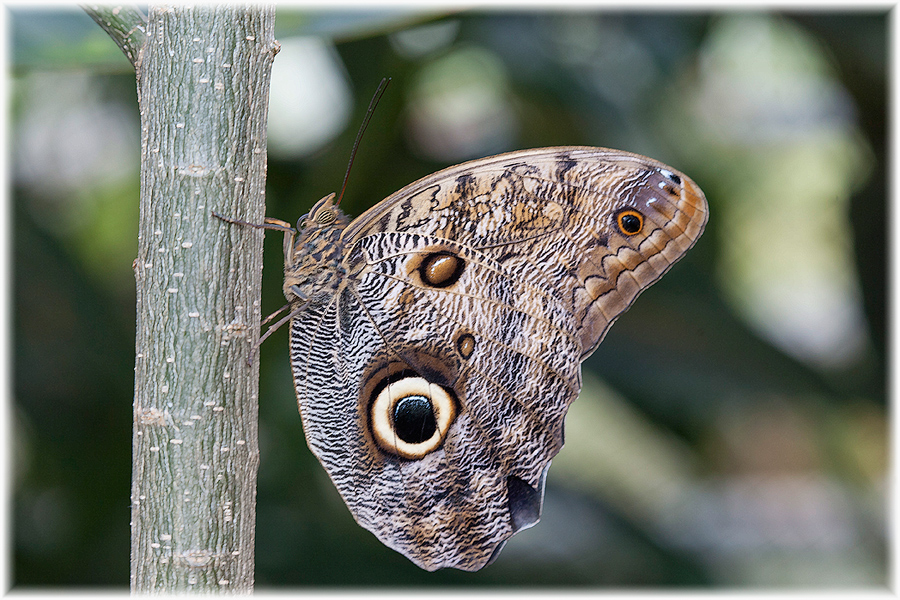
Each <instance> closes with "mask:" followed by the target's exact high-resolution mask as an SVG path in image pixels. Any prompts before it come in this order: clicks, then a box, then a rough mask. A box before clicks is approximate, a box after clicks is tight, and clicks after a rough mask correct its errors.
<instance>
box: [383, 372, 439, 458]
mask: <svg viewBox="0 0 900 600" xmlns="http://www.w3.org/2000/svg"><path fill="white" fill-rule="evenodd" d="M416 396H420V397H424V398H427V399H428V401H429V402H430V404H431V410H432V412H433V414H434V420H435V430H434V433H433V434H432V435H431V437H429V438H428V439H426V440H423V441H421V442H418V443H409V442H407V441H405V440H403V439H400V436H399V435H397V432H396V428H395V423H394V411H395V409H396V407H397V405H398V403H399V402H400V401H401V400H403V399H405V398H410V397H416ZM455 417H456V404H455V402H454V400H453V398H452V397H451V396H450V394H448V393H447V392H446V391H445V390H444V389H443V388H442V387H441V386H439V385H436V384H434V383H430V382H429V381H428V380H427V379H425V378H423V377H406V378H404V379H401V380H399V381H395V382H393V383H390V384H388V385H386V386H385V387H384V389H383V390H381V391H380V392H379V393H378V396H376V398H375V401H374V402H373V403H372V407H371V409H370V422H371V424H372V434H373V435H374V436H375V441H376V442H378V445H379V446H381V448H382V449H384V450H386V451H388V452H390V453H392V454H396V455H398V456H400V457H402V458H408V459H419V458H422V457H424V456H425V455H426V454H428V453H429V452H432V451H434V450H436V449H437V448H439V447H440V446H441V444H442V443H443V441H444V437H445V436H446V435H447V431H449V430H450V424H451V423H452V422H453V419H454V418H455Z"/></svg>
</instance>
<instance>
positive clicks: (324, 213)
mask: <svg viewBox="0 0 900 600" xmlns="http://www.w3.org/2000/svg"><path fill="white" fill-rule="evenodd" d="M348 223H349V219H348V218H347V216H346V215H345V214H344V213H343V212H341V210H340V209H339V208H338V207H337V206H336V205H335V203H334V193H333V192H332V193H331V194H328V195H327V196H325V197H324V198H322V199H321V200H319V201H318V202H316V203H315V204H314V205H313V207H312V209H310V211H309V212H308V213H306V214H305V215H303V216H302V217H300V219H298V220H297V231H302V230H322V229H330V228H333V227H334V228H337V229H343V228H344V227H346V226H347V224H348Z"/></svg>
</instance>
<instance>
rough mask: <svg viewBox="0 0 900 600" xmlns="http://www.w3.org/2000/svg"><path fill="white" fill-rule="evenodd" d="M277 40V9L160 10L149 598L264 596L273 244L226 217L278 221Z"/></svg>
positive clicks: (149, 373)
mask: <svg viewBox="0 0 900 600" xmlns="http://www.w3.org/2000/svg"><path fill="white" fill-rule="evenodd" d="M273 32H274V8H273V7H265V6H255V5H253V6H238V5H232V4H223V5H218V6H216V5H202V4H201V5H196V6H186V5H175V6H151V8H150V14H149V18H148V21H147V24H146V37H145V39H144V43H143V46H142V48H141V49H140V61H139V66H140V68H139V69H138V102H139V105H140V114H141V142H142V149H141V200H140V233H139V240H138V257H137V259H136V260H135V262H134V271H135V278H136V281H137V339H136V358H135V395H134V419H135V421H134V430H133V479H132V492H131V493H132V498H131V500H132V513H131V517H132V523H131V526H132V549H131V589H132V591H133V592H143V593H147V592H183V591H188V590H196V591H204V592H209V591H226V590H227V591H234V592H239V593H249V592H250V591H252V588H253V569H254V554H253V549H254V526H255V499H256V471H257V464H258V447H257V394H258V379H259V372H258V365H257V363H256V362H255V361H254V362H252V363H250V362H249V360H248V359H249V357H250V352H251V347H252V344H253V341H254V340H255V339H256V338H257V337H258V335H259V320H260V314H259V312H260V304H259V298H260V286H261V277H262V232H261V231H259V230H256V229H252V228H240V227H233V226H229V225H227V224H225V223H223V222H222V221H220V220H218V219H215V218H213V217H211V215H210V213H211V211H217V212H219V213H222V214H225V215H230V216H233V217H236V218H239V219H244V220H247V221H253V222H261V221H262V219H263V215H264V212H265V211H264V189H265V173H266V112H267V108H268V87H269V74H270V69H271V65H272V60H273V58H274V55H275V52H276V51H277V43H276V42H275V40H274V33H273ZM129 39H130V38H129ZM123 43H124V42H123ZM129 48H130V46H129ZM126 54H128V52H127V51H126ZM131 55H135V53H134V52H133V51H132V54H131ZM131 55H129V56H131Z"/></svg>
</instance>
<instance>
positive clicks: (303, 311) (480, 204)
mask: <svg viewBox="0 0 900 600" xmlns="http://www.w3.org/2000/svg"><path fill="white" fill-rule="evenodd" d="M706 211H707V209H706V201H705V198H704V196H703V193H702V192H701V191H700V189H699V188H698V187H697V186H696V184H694V183H693V182H692V181H690V180H689V179H687V178H686V177H685V176H683V175H681V174H680V173H677V172H676V171H674V170H672V169H671V168H669V167H667V166H665V165H662V164H661V163H658V162H656V161H653V160H651V159H648V158H645V157H642V156H638V155H633V154H629V153H624V152H619V151H613V150H606V149H602V148H587V147H562V148H542V149H536V150H526V151H520V152H514V153H509V154H506V155H499V156H495V157H490V158H486V159H481V160H478V161H472V162H470V163H465V164H463V165H458V166H456V167H451V168H449V169H445V170H444V171H440V172H438V173H435V174H434V175H431V176H428V177H425V178H423V179H421V180H419V181H417V182H415V183H413V184H410V185H409V186H407V187H405V188H404V189H402V190H400V191H399V192H397V193H396V194H393V195H392V196H390V197H388V198H387V199H385V200H384V201H382V202H381V203H379V204H377V205H376V206H374V207H373V208H371V209H370V210H368V211H367V212H366V213H364V214H363V215H362V216H361V217H359V218H358V219H356V220H355V221H353V222H349V219H348V218H347V217H346V216H344V215H343V213H341V212H340V211H339V210H338V209H337V208H336V207H334V205H333V196H329V197H326V198H323V199H322V200H320V201H319V202H318V203H317V204H316V205H315V206H314V207H313V209H312V210H311V211H310V213H309V215H308V216H307V217H306V219H305V220H303V219H302V220H301V223H299V224H298V231H297V232H296V235H293V234H291V235H288V236H287V237H286V240H285V285H284V290H285V295H286V296H287V298H288V300H289V301H290V303H291V304H292V306H293V307H294V308H295V310H296V315H295V316H294V317H293V318H292V320H291V335H290V351H291V364H292V369H293V376H294V383H295V388H296V391H297V398H298V404H299V407H300V413H301V417H302V419H303V424H304V430H305V433H306V437H307V442H308V444H309V446H310V448H311V450H312V451H313V453H314V454H315V455H316V456H317V457H318V458H319V460H320V462H321V463H322V464H323V466H324V467H325V469H326V470H327V471H328V473H329V475H330V477H331V479H332V481H333V482H334V483H335V485H336V487H337V488H338V490H339V492H340V493H341V495H342V497H343V499H344V501H345V502H346V503H347V506H348V507H349V508H350V510H351V512H352V513H353V515H354V517H355V518H356V520H357V521H358V522H359V523H360V524H361V525H362V526H364V527H365V528H367V529H369V530H370V531H372V532H373V533H374V534H375V535H376V536H377V537H378V538H379V539H380V540H381V541H382V542H384V543H385V544H386V545H388V546H390V547H391V548H394V549H396V550H398V551H400V552H402V553H403V554H405V555H406V556H407V557H409V558H410V559H411V560H412V561H413V562H415V563H416V564H418V565H419V566H421V567H423V568H425V569H428V570H435V569H438V568H442V567H455V568H459V569H464V570H470V571H471V570H477V569H479V568H481V567H483V566H484V565H485V564H487V563H488V562H490V560H491V559H492V558H493V557H494V556H496V553H497V552H498V551H499V550H500V548H501V547H502V546H503V544H504V543H505V541H506V540H507V539H508V538H509V537H510V536H511V535H513V534H514V533H515V532H517V531H519V530H521V529H523V528H526V527H529V526H531V525H533V524H534V523H536V522H537V520H538V519H539V517H540V512H541V505H542V501H543V491H544V482H545V479H546V474H547V469H548V467H549V464H550V460H551V459H552V458H553V456H555V455H556V454H557V453H558V452H559V450H560V449H561V448H562V445H563V421H564V418H565V413H566V410H567V408H568V406H569V404H570V403H571V402H572V401H573V400H574V399H575V397H577V395H578V392H579V391H580V388H581V374H580V363H581V361H582V360H583V359H584V358H586V357H587V356H588V355H590V353H591V352H593V350H594V349H595V348H596V347H597V345H598V344H599V343H600V341H601V339H602V337H603V335H604V334H605V332H606V331H607V329H608V328H609V326H610V325H611V324H612V322H613V321H614V320H615V319H616V318H617V317H618V315H619V314H621V313H622V312H623V311H624V310H625V309H626V308H627V307H628V306H629V305H630V304H631V302H632V301H633V300H634V298H635V297H636V296H637V295H638V293H639V292H640V291H641V290H643V289H645V288H646V287H647V286H649V285H650V284H651V283H652V282H653V281H655V280H656V279H658V278H659V277H660V276H661V275H662V274H663V273H664V272H665V271H666V270H668V268H669V267H670V266H671V265H672V264H673V263H674V262H675V261H676V260H677V259H678V258H680V257H681V256H682V255H683V253H684V252H685V251H686V250H687V249H688V248H689V247H690V246H691V245H693V243H694V242H695V241H696V239H697V238H698V237H699V235H700V233H701V232H702V229H703V226H704V224H705V222H706Z"/></svg>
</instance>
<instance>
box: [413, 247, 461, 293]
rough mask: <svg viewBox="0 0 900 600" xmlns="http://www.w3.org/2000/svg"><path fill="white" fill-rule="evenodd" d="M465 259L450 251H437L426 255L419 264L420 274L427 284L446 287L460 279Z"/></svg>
mask: <svg viewBox="0 0 900 600" xmlns="http://www.w3.org/2000/svg"><path fill="white" fill-rule="evenodd" d="M465 265H466V263H465V261H464V260H463V259H461V258H460V257H458V256H456V255H455V254H450V253H449V252H435V253H434V254H430V255H428V256H426V257H425V260H423V261H422V264H421V265H420V266H419V275H420V276H421V277H422V281H423V282H425V284H426V285H430V286H431V287H436V288H444V287H447V286H450V285H453V284H454V283H456V282H457V281H459V278H460V276H461V275H462V272H463V269H464V268H465Z"/></svg>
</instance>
